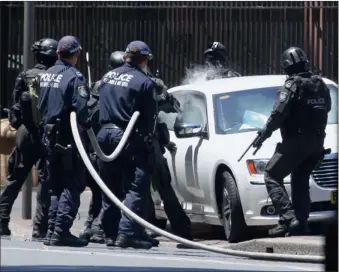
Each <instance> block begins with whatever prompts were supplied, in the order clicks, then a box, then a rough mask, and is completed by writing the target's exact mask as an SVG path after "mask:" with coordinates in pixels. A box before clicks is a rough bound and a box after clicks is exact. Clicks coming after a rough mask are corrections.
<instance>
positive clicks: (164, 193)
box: [148, 71, 192, 240]
mask: <svg viewBox="0 0 339 272" xmlns="http://www.w3.org/2000/svg"><path fill="white" fill-rule="evenodd" d="M157 72H158V71H157ZM152 80H153V81H154V82H155V83H156V84H157V91H156V94H157V96H156V100H157V102H158V109H159V111H162V112H164V113H170V112H176V109H175V107H174V105H175V104H177V106H178V107H180V104H179V102H178V101H176V99H175V98H174V97H173V96H172V95H171V94H168V93H167V92H166V91H167V87H166V85H165V84H164V82H163V81H162V80H161V79H159V78H152ZM165 148H167V149H168V150H169V151H170V152H172V151H174V150H175V148H176V146H175V144H174V143H172V142H171V141H170V135H169V132H168V129H167V126H166V124H165V123H164V122H162V120H161V115H158V120H157V126H156V141H155V157H156V159H155V161H156V163H155V167H154V171H153V174H152V177H151V180H152V185H153V187H154V188H155V189H156V190H157V191H158V192H159V195H160V197H161V199H162V201H163V204H164V210H165V212H166V215H167V217H168V220H169V221H170V224H171V228H172V230H173V232H174V233H175V234H176V235H179V236H181V237H184V238H186V239H190V240H191V239H192V238H191V235H190V229H191V221H190V219H189V218H188V216H187V215H186V213H185V211H184V210H183V208H182V206H181V204H180V202H179V200H178V198H177V196H176V194H175V191H174V189H173V187H172V185H171V174H170V171H169V168H168V163H167V160H166V158H165V157H164V155H163V154H164V153H165V152H166V150H165ZM148 221H149V222H150V223H151V224H154V225H158V221H157V219H156V217H155V209H154V203H153V199H152V197H150V208H149V213H148ZM148 233H149V234H150V235H151V236H154V235H155V234H154V233H152V232H150V231H148Z"/></svg>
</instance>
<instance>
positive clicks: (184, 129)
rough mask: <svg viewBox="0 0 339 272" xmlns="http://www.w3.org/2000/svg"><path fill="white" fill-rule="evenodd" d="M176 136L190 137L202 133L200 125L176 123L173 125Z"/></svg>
mask: <svg viewBox="0 0 339 272" xmlns="http://www.w3.org/2000/svg"><path fill="white" fill-rule="evenodd" d="M174 133H175V136H177V138H190V137H194V136H200V135H202V125H200V124H193V123H177V124H175V125H174Z"/></svg>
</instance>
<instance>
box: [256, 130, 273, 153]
mask: <svg viewBox="0 0 339 272" xmlns="http://www.w3.org/2000/svg"><path fill="white" fill-rule="evenodd" d="M271 134H272V133H271ZM271 134H270V133H268V132H267V131H266V129H262V130H259V131H258V137H257V138H256V139H255V140H254V142H253V145H252V146H253V148H258V149H259V148H260V147H261V146H262V144H263V143H264V142H265V141H266V139H267V138H269V137H270V136H271Z"/></svg>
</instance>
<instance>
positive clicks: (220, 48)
mask: <svg viewBox="0 0 339 272" xmlns="http://www.w3.org/2000/svg"><path fill="white" fill-rule="evenodd" d="M204 58H205V61H206V62H212V63H213V61H212V60H218V61H220V62H222V63H225V62H226V58H227V52H226V48H225V46H224V45H223V44H221V43H220V42H213V43H211V44H210V45H209V46H208V49H207V50H205V52H204Z"/></svg>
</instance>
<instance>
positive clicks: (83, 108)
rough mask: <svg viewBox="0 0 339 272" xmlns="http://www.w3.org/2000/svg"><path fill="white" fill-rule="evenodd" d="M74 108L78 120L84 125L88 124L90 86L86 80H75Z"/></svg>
mask: <svg viewBox="0 0 339 272" xmlns="http://www.w3.org/2000/svg"><path fill="white" fill-rule="evenodd" d="M71 84H72V83H71ZM72 87H73V90H74V91H73V96H72V108H73V109H74V110H75V111H76V115H77V121H78V123H79V124H81V125H82V126H84V127H87V126H88V117H89V111H88V105H87V102H88V100H89V88H88V85H87V83H86V82H85V81H84V80H80V79H79V78H78V79H74V81H73V86H72Z"/></svg>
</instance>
